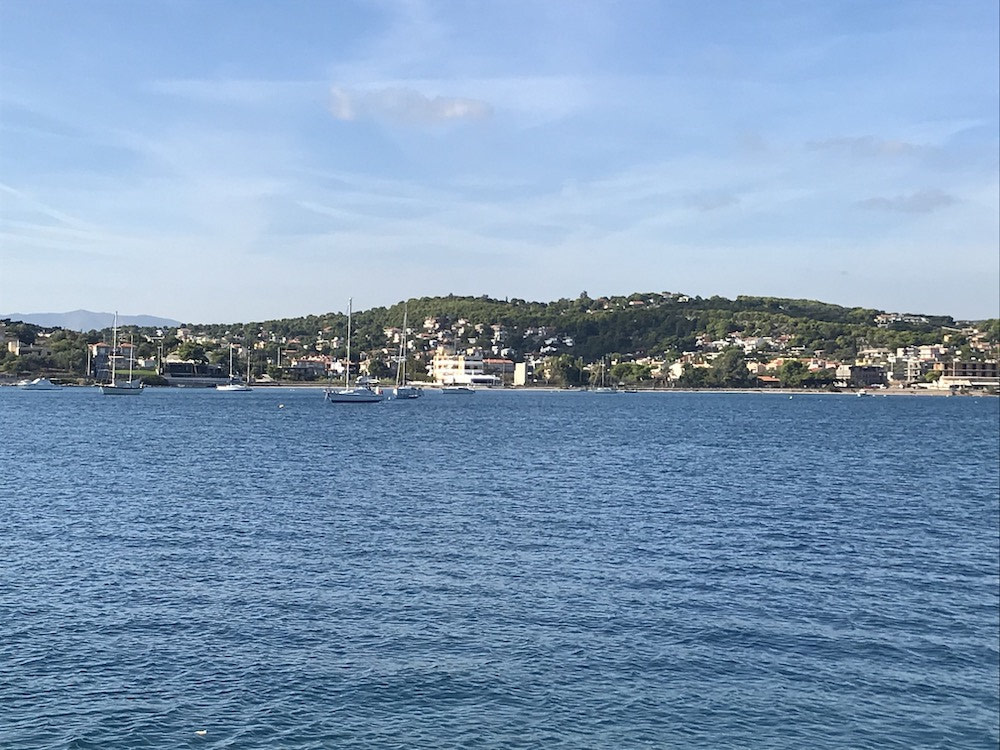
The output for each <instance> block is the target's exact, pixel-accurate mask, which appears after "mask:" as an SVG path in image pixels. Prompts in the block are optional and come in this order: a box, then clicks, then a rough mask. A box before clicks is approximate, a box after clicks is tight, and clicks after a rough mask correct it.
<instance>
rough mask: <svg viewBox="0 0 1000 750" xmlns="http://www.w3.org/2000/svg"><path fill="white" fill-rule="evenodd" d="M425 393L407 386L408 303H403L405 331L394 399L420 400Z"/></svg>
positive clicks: (400, 351)
mask: <svg viewBox="0 0 1000 750" xmlns="http://www.w3.org/2000/svg"><path fill="white" fill-rule="evenodd" d="M423 395H424V392H423V391H422V390H421V389H420V388H417V387H415V386H412V385H407V384H406V303H405V302H404V303H403V330H402V332H401V333H400V335H399V355H398V356H397V357H396V387H395V388H393V389H392V397H393V398H394V399H407V398H420V397H421V396H423Z"/></svg>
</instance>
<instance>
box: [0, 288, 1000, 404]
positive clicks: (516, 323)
mask: <svg viewBox="0 0 1000 750" xmlns="http://www.w3.org/2000/svg"><path fill="white" fill-rule="evenodd" d="M407 305H408V316H409V321H410V327H411V329H413V330H414V331H417V332H420V331H426V332H427V335H428V337H429V340H428V341H425V342H424V344H425V345H426V344H429V343H431V342H436V343H439V344H440V343H445V344H446V345H449V346H455V347H456V348H464V347H465V346H469V345H478V346H482V347H483V348H484V349H486V350H487V351H488V350H489V349H490V348H491V346H493V345H494V344H495V345H496V346H497V347H498V348H502V349H503V350H504V351H505V353H506V355H507V356H509V357H510V358H511V359H514V360H515V361H519V360H521V359H523V358H524V356H525V355H526V354H529V353H537V352H539V351H542V352H547V353H548V354H550V357H551V366H550V367H549V370H550V378H551V380H552V382H558V383H560V384H565V385H583V384H586V383H587V382H588V381H589V380H591V379H593V377H594V373H595V371H596V370H595V368H594V366H593V365H594V363H597V362H599V361H601V359H602V358H604V357H606V356H607V355H610V354H613V353H618V354H617V355H616V356H615V357H614V358H613V361H615V362H617V364H616V365H614V367H616V368H617V369H616V370H615V371H613V372H609V373H607V375H608V379H609V381H613V382H616V383H629V384H632V383H642V382H644V381H647V380H649V378H650V374H649V368H648V367H647V368H646V369H645V370H643V369H642V367H643V366H641V365H636V364H635V363H634V362H633V360H636V359H641V358H643V357H651V358H655V359H664V358H666V359H672V358H675V357H676V356H678V355H679V354H680V353H681V352H685V351H695V350H698V349H700V348H702V347H701V345H702V344H704V343H706V342H723V343H717V344H716V348H723V349H724V351H723V352H722V354H720V355H719V356H718V357H717V358H716V359H715V361H714V363H713V364H712V366H711V367H710V368H689V372H687V373H685V379H686V380H688V381H689V382H690V383H691V384H692V385H700V384H705V385H716V386H720V385H725V386H732V387H739V386H740V385H744V384H745V379H746V378H747V377H748V376H747V374H746V368H745V365H744V359H743V358H744V355H743V352H742V350H739V349H735V348H734V349H732V350H731V351H728V350H725V348H726V346H727V345H726V343H724V341H725V339H726V337H727V336H739V337H741V338H743V339H747V338H750V337H762V338H765V339H767V340H771V341H778V340H780V342H781V346H780V348H781V349H782V350H786V351H791V352H793V353H794V352H796V351H801V352H804V353H807V354H813V353H814V352H816V351H820V352H822V354H823V355H824V356H825V357H827V358H831V359H845V360H846V359H850V358H852V357H854V355H855V354H856V353H857V351H858V350H860V349H862V348H865V347H885V348H889V349H895V348H897V347H903V346H911V345H919V344H929V343H938V342H940V341H942V339H943V335H944V330H943V327H948V330H950V331H951V335H952V336H953V337H956V339H957V337H958V336H959V333H958V330H957V329H955V328H951V326H954V321H953V320H952V319H951V318H948V317H939V318H930V317H928V318H927V319H926V320H927V322H926V323H925V322H918V323H898V322H897V323H893V324H891V325H887V326H878V325H876V323H875V318H876V316H877V315H878V314H879V313H880V311H878V310H870V309H864V308H847V307H841V306H838V305H832V304H828V303H824V302H817V301H813V300H797V299H780V298H773V297H749V296H741V297H737V298H736V299H734V300H731V299H726V298H724V297H710V298H707V299H703V298H700V297H690V298H689V297H686V296H682V295H679V294H667V293H662V294H661V293H636V294H632V295H629V296H627V297H599V298H591V297H590V296H589V295H587V293H586V292H584V293H582V294H581V295H580V296H579V297H577V298H576V299H560V300H556V301H554V302H529V301H526V300H521V299H509V300H500V299H493V298H490V297H487V296H481V297H459V296H455V295H448V296H446V297H421V298H417V299H411V300H409V301H408V302H407ZM402 319H403V303H402V302H399V303H397V304H395V305H392V306H390V307H376V308H371V309H368V310H363V311H357V312H355V313H354V315H353V320H352V323H353V336H352V348H353V351H352V354H353V355H354V356H353V357H352V359H354V360H355V361H358V360H360V359H372V360H376V359H377V360H380V362H378V363H377V362H374V361H373V362H372V366H373V367H374V368H375V369H376V371H378V372H379V373H383V372H384V371H385V369H386V367H385V366H387V365H389V361H390V357H391V356H392V355H393V354H395V352H394V351H392V345H391V344H390V343H389V341H388V340H387V338H386V333H385V332H386V330H387V329H392V328H398V327H399V326H400V325H401V324H402ZM425 320H426V321H428V323H429V325H428V327H427V328H426V329H425V328H424V323H425ZM983 325H985V330H986V332H987V336H988V337H991V340H992V341H993V342H997V341H1000V321H997V320H990V321H986V322H985V323H984V324H983ZM185 327H186V328H188V329H190V331H191V332H192V333H194V334H196V336H197V339H196V340H188V341H184V342H181V341H179V340H178V339H177V338H176V336H175V334H174V332H173V331H171V332H169V333H166V332H162V333H161V332H158V331H155V330H154V329H140V328H134V327H130V328H125V329H122V330H120V335H121V336H123V337H125V336H129V335H134V338H135V342H136V345H137V353H138V356H140V357H148V356H155V355H156V354H157V352H158V351H160V350H161V349H162V351H163V353H164V354H169V353H176V354H178V355H179V356H181V357H183V358H190V359H196V360H200V361H208V362H217V363H219V362H221V363H224V362H226V361H227V359H228V349H229V347H228V345H229V343H230V342H232V343H237V344H246V343H253V344H254V345H255V346H256V352H255V359H258V360H259V361H260V362H261V363H262V365H261V366H263V363H268V364H269V365H271V366H272V367H274V366H275V365H276V364H277V363H279V361H280V362H281V363H286V362H287V361H288V359H289V358H290V357H292V356H301V355H302V354H308V353H322V354H331V355H335V356H343V354H344V342H345V339H346V334H347V315H346V314H345V313H343V312H330V313H324V314H321V315H309V316H305V317H300V318H286V319H282V320H271V321H264V322H250V323H238V324H225V325H221V324H209V325H187V326H185ZM494 327H499V330H500V331H501V333H500V334H499V337H500V338H499V341H498V342H495V341H494V336H495V330H494ZM49 333H51V335H48V336H44V337H42V336H41V334H49ZM110 333H111V332H110V331H109V330H105V331H91V332H89V333H86V334H82V333H75V332H72V331H64V330H58V329H56V330H54V332H53V329H43V328H40V327H38V326H32V325H29V324H24V323H16V322H15V323H10V322H8V325H7V329H6V334H7V338H8V340H9V339H11V338H15V337H16V338H17V339H19V340H20V341H21V342H23V343H24V344H31V343H34V342H35V341H36V340H39V339H43V343H44V347H45V348H46V349H48V350H51V353H49V354H45V355H42V354H39V353H28V354H25V355H23V356H20V357H18V356H14V355H13V354H10V353H8V352H6V351H4V352H0V369H2V370H5V371H7V372H17V373H22V374H25V373H33V372H39V371H44V370H51V371H65V372H68V373H80V374H82V373H83V371H84V369H85V363H86V356H87V355H86V344H87V343H92V342H96V341H100V340H102V339H103V340H104V341H108V340H110ZM164 333H165V335H164ZM158 334H160V335H159V336H158ZM453 336H454V338H452V337H453ZM334 342H337V346H336V347H334V346H333V343H334ZM955 343H956V344H959V345H960V344H961V341H959V340H956V341H955ZM763 348H764V349H769V348H770V347H766V346H765V347H763ZM775 348H777V347H775ZM408 367H411V368H412V367H414V365H413V363H412V361H411V363H409V364H408ZM392 369H393V370H394V367H393V368H392ZM275 372H277V370H276V369H275ZM787 377H788V378H789V382H794V381H795V377H796V376H795V374H794V373H788V374H787ZM782 379H783V381H784V380H785V379H786V378H785V374H783V375H782Z"/></svg>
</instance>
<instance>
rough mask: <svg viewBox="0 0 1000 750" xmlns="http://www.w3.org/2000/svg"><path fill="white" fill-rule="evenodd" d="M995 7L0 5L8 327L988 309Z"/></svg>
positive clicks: (445, 2)
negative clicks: (661, 297) (674, 296)
mask: <svg viewBox="0 0 1000 750" xmlns="http://www.w3.org/2000/svg"><path fill="white" fill-rule="evenodd" d="M998 29H1000V20H998V8H997V3H996V2H995V0H982V1H979V0H975V1H969V0H957V1H956V2H940V1H939V0H934V1H933V2H918V1H910V0H898V1H895V2H875V3H873V2H869V1H868V0H851V1H842V0H825V1H824V2H808V1H806V0H794V1H792V0H789V1H771V0H762V1H760V2H743V1H742V0H741V1H739V2H729V1H727V0H715V1H713V2H696V1H695V0H685V1H684V2H672V1H671V0H649V1H648V2H647V1H645V0H602V1H599V2H597V1H590V0H565V1H563V0H542V1H541V2H540V1H539V0H528V1H525V2H519V1H518V0H466V1H463V0H441V1H440V2H429V1H422V0H410V1H402V2H389V1H386V2H379V1H375V0H367V1H365V2H350V1H349V0H336V1H334V0H329V1H320V0H289V1H287V2H277V0H271V1H269V2H257V1H254V0H239V1H234V2H224V1H222V0H143V2H132V1H131V0H119V1H115V2H111V1H103V0H0V312H13V311H16V312H26V313H27V312H62V311H68V310H72V309H77V308H85V309H90V310H102V311H103V310H112V309H117V310H119V311H121V312H122V313H126V314H140V313H143V314H151V315H160V316H164V317H172V318H177V319H179V320H183V321H185V322H235V321H246V320H262V319H269V318H278V317H289V316H298V315H306V314H311V313H323V312H328V311H332V310H345V309H346V304H347V298H348V297H353V298H354V306H355V308H356V309H365V308H368V307H372V306H376V305H386V304H392V303H394V302H397V301H399V300H402V299H405V298H408V297H418V296H427V295H437V294H448V293H455V294H473V295H480V294H488V295H490V296H494V297H500V298H504V297H520V298H523V299H533V300H543V301H544V300H552V299H557V298H560V297H576V296H577V295H578V294H579V293H580V292H582V291H584V290H586V291H587V292H588V293H589V294H590V295H591V296H597V295H601V294H619V293H628V292H632V291H682V292H686V293H689V294H699V295H702V296H710V295H713V294H718V295H722V296H725V297H734V296H736V295H738V294H755V295H773V296H784V297H807V298H813V299H821V300H824V301H827V302H834V303H839V304H844V305H863V306H868V307H875V308H879V309H886V310H890V311H901V312H907V311H908V312H928V313H936V314H951V315H954V316H956V317H959V318H982V317H995V316H997V315H998V314H1000V311H998V307H1000V208H998V206H1000V187H998V184H1000V177H998V174H1000V171H998V162H1000V156H998V153H1000V123H998V119H1000V116H998V113H1000V85H998V77H1000V73H998V68H1000V62H998V60H1000V52H998V46H1000V45H998V36H1000V32H998Z"/></svg>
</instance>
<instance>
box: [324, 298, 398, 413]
mask: <svg viewBox="0 0 1000 750" xmlns="http://www.w3.org/2000/svg"><path fill="white" fill-rule="evenodd" d="M353 305H354V299H353V298H351V299H349V300H348V301H347V366H346V367H345V368H344V387H343V388H327V389H326V390H325V391H324V393H323V398H324V400H326V401H329V402H330V403H331V404H374V403H377V402H379V401H382V400H383V399H384V398H385V396H383V395H382V394H381V393H379V392H378V391H376V390H375V389H374V388H373V387H372V386H373V385H374V384H375V383H374V381H372V380H371V379H369V378H366V377H359V378H358V379H357V382H356V384H355V385H354V386H353V387H352V386H351V315H352V311H353Z"/></svg>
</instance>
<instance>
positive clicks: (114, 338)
mask: <svg viewBox="0 0 1000 750" xmlns="http://www.w3.org/2000/svg"><path fill="white" fill-rule="evenodd" d="M117 354H118V311H117V310H115V324H114V327H113V328H112V329H111V385H114V384H115V355H117Z"/></svg>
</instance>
